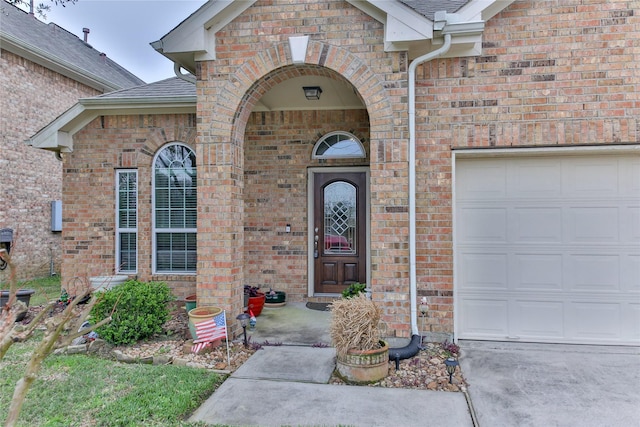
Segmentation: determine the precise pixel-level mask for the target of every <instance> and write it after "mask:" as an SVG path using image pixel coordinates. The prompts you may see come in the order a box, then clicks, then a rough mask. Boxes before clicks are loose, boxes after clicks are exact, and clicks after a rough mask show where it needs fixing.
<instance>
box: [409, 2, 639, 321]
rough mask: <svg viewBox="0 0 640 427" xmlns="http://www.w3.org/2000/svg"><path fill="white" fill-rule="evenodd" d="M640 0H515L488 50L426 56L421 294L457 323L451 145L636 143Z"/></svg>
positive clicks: (421, 97) (421, 83) (421, 99)
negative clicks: (469, 54) (475, 54)
mask: <svg viewBox="0 0 640 427" xmlns="http://www.w3.org/2000/svg"><path fill="white" fill-rule="evenodd" d="M639 6H640V3H639V2H637V1H635V2H634V1H619V2H611V1H608V0H602V1H589V2H586V1H581V0H564V1H562V2H559V1H530V0H526V1H516V2H514V3H513V4H512V5H511V6H509V7H508V8H507V9H506V10H505V11H503V12H502V13H500V14H499V15H497V16H495V17H494V18H493V19H491V20H490V21H488V22H487V26H486V30H485V33H484V43H483V45H484V47H483V50H482V55H481V56H478V57H472V58H458V59H441V60H435V61H431V62H430V63H427V64H425V65H423V66H421V67H418V76H419V80H418V82H417V109H418V111H421V112H422V113H419V114H418V117H419V120H418V122H417V132H418V136H417V141H418V148H417V150H418V153H417V161H418V164H419V165H420V167H419V171H418V175H417V182H418V188H417V192H418V197H417V206H418V223H417V231H418V235H419V237H418V264H417V274H418V278H419V295H425V296H428V297H429V298H430V309H431V310H430V317H429V318H428V319H427V324H428V325H429V326H428V328H429V329H430V330H431V331H432V332H439V331H446V332H451V331H452V330H453V315H452V303H453V297H452V287H453V272H452V271H453V243H452V216H451V197H452V194H451V189H452V188H451V186H452V182H451V172H452V168H451V150H452V149H455V148H473V147H505V148H511V147H526V146H560V145H591V144H616V143H638V142H640V141H639V134H640V122H639V121H638V116H639V114H638V113H639V112H640V111H639V107H640V104H639V101H640V95H639V89H640V74H639V73H638V64H639V60H640V55H639V54H640V51H639V48H640V17H639V16H638V10H639Z"/></svg>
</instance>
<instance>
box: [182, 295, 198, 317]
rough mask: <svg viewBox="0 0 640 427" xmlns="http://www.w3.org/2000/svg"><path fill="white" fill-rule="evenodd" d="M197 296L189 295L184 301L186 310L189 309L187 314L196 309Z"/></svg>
mask: <svg viewBox="0 0 640 427" xmlns="http://www.w3.org/2000/svg"><path fill="white" fill-rule="evenodd" d="M196 298H197V297H196V294H193V295H189V296H188V297H186V298H185V299H184V302H185V308H186V309H187V313H188V312H190V311H191V310H193V309H194V308H196Z"/></svg>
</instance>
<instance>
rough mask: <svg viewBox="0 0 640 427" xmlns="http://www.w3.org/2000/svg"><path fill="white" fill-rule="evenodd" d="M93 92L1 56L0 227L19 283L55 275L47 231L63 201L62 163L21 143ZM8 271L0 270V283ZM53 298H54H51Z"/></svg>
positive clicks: (55, 242) (55, 250) (56, 243)
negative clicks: (7, 231)
mask: <svg viewBox="0 0 640 427" xmlns="http://www.w3.org/2000/svg"><path fill="white" fill-rule="evenodd" d="M97 94H98V92H97V91H95V90H94V89H91V88H89V87H87V86H84V85H82V84H79V83H77V82H75V81H74V80H72V79H69V78H67V77H64V76H62V75H60V74H57V73H55V72H53V71H51V70H48V69H46V68H44V67H42V66H40V65H37V64H34V63H32V62H30V61H28V60H25V59H24V58H21V57H19V56H17V55H14V54H13V53H10V52H7V51H5V50H2V51H1V52H0V176H2V190H1V191H0V228H12V229H13V230H14V239H15V244H14V246H13V248H12V249H13V250H12V254H13V259H14V261H15V262H16V264H17V266H18V278H19V279H31V278H35V277H43V276H48V275H49V271H50V261H51V256H53V260H54V270H55V272H56V273H60V263H61V258H62V252H61V250H60V244H61V236H60V233H53V232H51V209H50V202H51V201H52V200H60V199H61V198H62V162H60V161H58V160H57V159H55V157H54V154H53V153H51V152H48V151H44V150H39V149H36V148H33V147H29V146H27V145H26V144H25V143H24V141H25V140H26V139H27V138H29V137H31V136H32V135H34V134H35V133H36V132H37V131H38V130H40V129H41V128H43V127H44V126H46V125H47V124H48V123H49V122H51V121H52V120H53V119H55V118H56V117H57V116H58V115H60V114H61V113H62V112H64V111H65V110H66V109H68V108H69V107H71V106H72V105H73V104H75V103H76V102H77V100H78V98H81V97H87V96H94V95H97ZM6 279H7V270H5V271H0V283H1V282H4V281H5V280H6ZM52 297H53V296H52Z"/></svg>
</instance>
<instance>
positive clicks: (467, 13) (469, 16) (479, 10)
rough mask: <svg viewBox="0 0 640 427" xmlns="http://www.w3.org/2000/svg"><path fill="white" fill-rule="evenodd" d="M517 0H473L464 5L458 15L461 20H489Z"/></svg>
mask: <svg viewBox="0 0 640 427" xmlns="http://www.w3.org/2000/svg"><path fill="white" fill-rule="evenodd" d="M514 1H515V0H471V1H470V2H469V3H467V4H465V5H464V6H462V7H461V8H460V9H459V10H458V11H457V12H456V15H459V16H460V18H461V21H466V22H473V21H488V20H489V19H491V18H493V17H494V16H495V15H497V14H498V13H500V12H502V10H504V9H506V8H507V7H508V6H509V5H510V4H511V3H513V2H514Z"/></svg>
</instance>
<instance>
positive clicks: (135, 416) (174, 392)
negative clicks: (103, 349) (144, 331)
mask: <svg viewBox="0 0 640 427" xmlns="http://www.w3.org/2000/svg"><path fill="white" fill-rule="evenodd" d="M39 337H40V336H39V335H37V336H35V337H34V338H32V339H31V340H29V342H27V343H20V344H14V345H13V346H12V347H11V349H10V350H9V352H8V353H7V355H6V356H5V358H4V359H3V360H2V361H0V378H1V379H2V381H0V396H2V399H0V414H6V413H7V411H8V408H9V401H10V399H9V398H10V396H12V394H13V388H14V386H15V384H16V381H18V379H19V378H20V376H21V375H22V374H23V373H24V369H25V366H26V363H27V361H28V358H29V357H30V355H31V351H32V349H33V347H34V345H35V341H36V340H37V339H38V338H39ZM222 380H223V378H222V377H221V376H219V375H217V374H215V373H213V372H211V371H207V370H204V369H196V368H189V367H184V366H173V365H162V366H153V365H142V364H140V365H135V364H133V365H132V364H120V363H117V362H114V361H111V360H106V359H101V358H97V357H92V356H86V355H76V356H56V355H52V356H49V357H48V358H47V359H46V360H45V363H44V364H43V366H42V370H41V371H40V374H39V375H38V378H37V379H36V381H35V382H34V383H33V385H32V387H31V389H30V390H29V393H28V395H27V400H26V401H25V404H24V406H23V408H22V412H21V414H20V423H19V425H20V426H84V425H96V426H187V425H193V426H195V425H197V424H190V423H187V422H186V421H185V419H186V418H187V417H188V416H189V414H191V413H192V412H193V411H194V410H195V409H196V408H197V407H198V406H199V405H200V404H201V403H202V402H203V401H204V400H205V399H206V398H208V397H209V396H210V395H211V393H213V391H214V390H215V389H216V387H217V386H219V384H220V383H221V382H222ZM0 421H1V420H0Z"/></svg>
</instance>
